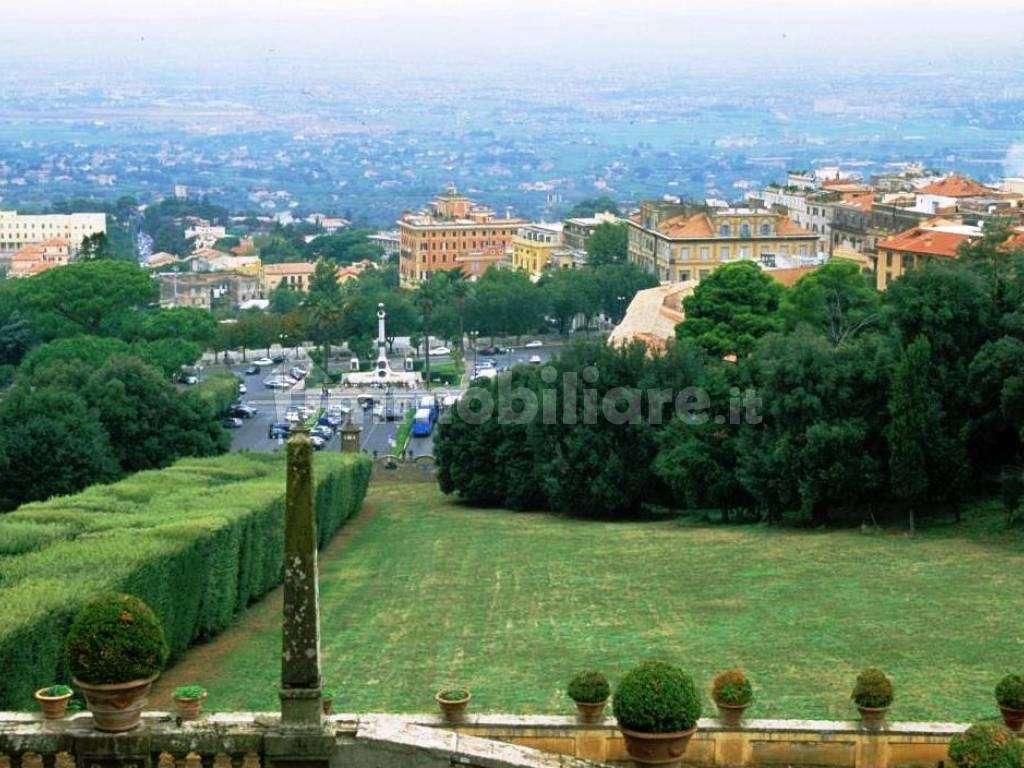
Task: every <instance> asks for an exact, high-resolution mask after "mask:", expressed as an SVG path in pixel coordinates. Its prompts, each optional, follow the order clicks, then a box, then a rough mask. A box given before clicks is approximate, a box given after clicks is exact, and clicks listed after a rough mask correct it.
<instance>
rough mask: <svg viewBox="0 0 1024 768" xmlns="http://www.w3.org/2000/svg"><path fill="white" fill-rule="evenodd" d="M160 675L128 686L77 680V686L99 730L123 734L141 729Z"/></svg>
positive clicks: (132, 682)
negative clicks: (151, 691)
mask: <svg viewBox="0 0 1024 768" xmlns="http://www.w3.org/2000/svg"><path fill="white" fill-rule="evenodd" d="M157 677H158V675H153V676H152V677H146V678H142V679H141V680H131V681H129V682H127V683H106V684H104V685H90V684H89V683H83V682H82V681H81V680H78V679H75V680H74V683H75V686H76V687H77V688H78V689H79V690H80V691H81V692H82V694H83V695H84V696H85V705H86V707H87V708H88V709H89V711H90V712H92V719H93V725H94V726H95V728H96V730H98V731H105V732H106V733H122V732H124V731H130V730H132V729H133V728H137V727H138V725H139V722H140V721H141V719H142V710H143V709H144V708H145V706H146V701H147V700H148V698H149V692H150V690H152V688H153V681H154V680H156V679H157Z"/></svg>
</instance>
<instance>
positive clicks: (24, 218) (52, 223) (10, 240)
mask: <svg viewBox="0 0 1024 768" xmlns="http://www.w3.org/2000/svg"><path fill="white" fill-rule="evenodd" d="M106 231H107V215H106V214H105V213H70V214H59V213H50V214H43V215H39V216H35V215H26V214H19V213H17V212H15V211H0V253H13V252H14V251H16V250H18V249H19V248H23V247H24V246H26V245H31V244H33V243H43V242H46V241H47V240H53V239H54V238H59V239H61V240H67V242H68V245H69V246H70V248H71V253H72V255H74V254H75V253H77V252H78V249H79V248H80V247H81V245H82V240H84V239H85V238H86V237H88V236H89V235H95V234H100V233H106Z"/></svg>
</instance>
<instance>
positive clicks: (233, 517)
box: [0, 453, 370, 710]
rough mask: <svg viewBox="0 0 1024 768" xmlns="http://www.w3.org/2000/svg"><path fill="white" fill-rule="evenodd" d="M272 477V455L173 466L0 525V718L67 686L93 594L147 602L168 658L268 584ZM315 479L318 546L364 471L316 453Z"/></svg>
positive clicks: (279, 525)
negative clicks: (73, 639)
mask: <svg viewBox="0 0 1024 768" xmlns="http://www.w3.org/2000/svg"><path fill="white" fill-rule="evenodd" d="M284 469H285V468H284V460H283V457H281V456H279V455H271V454H232V455H228V456H220V457H217V458H212V459H185V460H182V461H179V462H178V463H176V464H174V465H173V466H171V467H168V468H166V469H162V470H158V471H152V472H140V473H138V474H136V475H133V476H131V477H129V478H126V479H125V480H122V481H120V482H118V483H115V484H113V485H106V486H94V487H92V488H89V489H87V490H85V491H83V492H82V493H79V494H75V495H72V496H65V497H61V498H56V499H50V500H49V501H46V502H41V503H35V504H26V505H24V506H22V507H20V508H19V509H17V510H15V511H14V512H11V513H9V514H7V515H2V516H0V670H3V673H2V674H0V710H4V709H18V708H27V707H29V706H30V705H31V702H32V692H33V691H34V690H35V689H37V688H40V687H42V686H44V685H49V684H51V683H58V682H66V681H67V680H68V672H67V668H66V665H65V660H64V652H63V647H64V638H65V636H66V634H67V631H68V628H69V626H70V623H71V620H72V618H73V616H74V614H75V612H76V611H77V610H78V608H79V607H80V606H81V605H82V604H83V603H84V602H85V601H87V600H88V599H90V598H92V597H94V596H95V595H96V594H97V593H100V592H104V591H108V590H116V591H120V592H127V593H129V594H132V595H135V596H137V597H140V598H141V599H143V600H144V601H146V602H147V603H148V604H149V605H150V606H151V607H152V608H153V610H154V611H155V612H156V613H157V615H158V616H159V617H160V619H161V621H162V622H163V627H164V632H165V633H166V635H167V642H168V644H169V645H170V648H171V653H172V656H174V655H179V654H181V653H182V652H183V651H184V650H185V649H186V648H187V647H188V646H189V645H190V644H191V643H193V642H196V641H197V640H203V639H206V638H209V637H211V636H213V635H215V634H216V633H218V632H220V631H221V630H223V629H225V628H226V627H227V626H228V625H229V624H230V623H231V621H232V619H233V617H234V616H235V614H237V613H238V612H239V611H241V610H243V609H244V608H245V607H246V606H248V605H249V604H250V603H252V602H253V601H255V600H257V599H259V598H260V597H262V596H263V595H264V594H266V593H267V592H268V591H269V590H270V589H272V588H273V587H274V586H276V585H277V584H279V583H280V582H281V573H282V563H281V560H282V555H283V550H284V481H285V471H284ZM315 472H316V481H317V488H316V504H317V520H318V524H319V536H320V544H321V546H322V545H323V544H325V543H326V542H327V541H328V540H330V538H331V536H332V535H333V534H334V533H335V532H336V531H337V530H338V528H340V527H341V526H342V525H343V524H344V523H345V521H346V520H348V519H349V518H350V517H352V516H353V515H354V514H356V512H357V511H358V510H359V507H360V506H361V504H362V501H363V497H364V495H365V493H366V487H367V484H368V483H369V478H370V461H369V459H368V458H366V457H364V456H349V455H343V454H337V453H333V454H319V455H318V456H317V457H316V470H315Z"/></svg>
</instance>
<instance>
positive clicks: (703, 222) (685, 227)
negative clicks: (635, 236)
mask: <svg viewBox="0 0 1024 768" xmlns="http://www.w3.org/2000/svg"><path fill="white" fill-rule="evenodd" d="M658 231H659V232H661V233H662V234H663V235H668V236H669V237H713V236H714V234H715V233H714V230H713V229H712V228H711V221H710V220H709V219H708V215H707V214H706V213H695V214H694V215H692V216H673V217H672V218H671V219H666V220H665V221H663V222H661V223H660V224H659V225H658Z"/></svg>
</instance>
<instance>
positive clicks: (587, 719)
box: [576, 699, 608, 723]
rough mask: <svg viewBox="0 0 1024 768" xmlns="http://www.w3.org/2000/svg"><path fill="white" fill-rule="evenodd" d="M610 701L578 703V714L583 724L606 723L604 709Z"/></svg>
mask: <svg viewBox="0 0 1024 768" xmlns="http://www.w3.org/2000/svg"><path fill="white" fill-rule="evenodd" d="M607 703H608V699H605V700H604V701H595V702H588V701H577V702H576V713H577V715H578V716H579V719H580V722H581V723H600V722H603V721H604V707H605V704H607Z"/></svg>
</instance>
